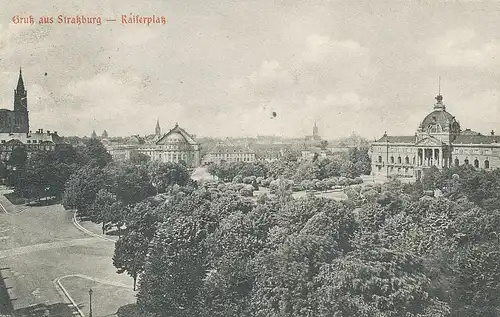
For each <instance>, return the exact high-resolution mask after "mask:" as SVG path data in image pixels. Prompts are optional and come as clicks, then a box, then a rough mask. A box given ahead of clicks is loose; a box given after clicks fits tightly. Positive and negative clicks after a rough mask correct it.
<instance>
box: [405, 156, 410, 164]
mask: <svg viewBox="0 0 500 317" xmlns="http://www.w3.org/2000/svg"><path fill="white" fill-rule="evenodd" d="M405 164H410V158H409V157H408V156H407V157H405Z"/></svg>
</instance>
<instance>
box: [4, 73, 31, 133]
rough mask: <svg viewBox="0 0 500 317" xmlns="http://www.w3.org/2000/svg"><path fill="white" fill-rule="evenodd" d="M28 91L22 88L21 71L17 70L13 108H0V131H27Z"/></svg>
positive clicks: (28, 130)
mask: <svg viewBox="0 0 500 317" xmlns="http://www.w3.org/2000/svg"><path fill="white" fill-rule="evenodd" d="M29 132H30V129H29V117H28V92H27V91H26V89H24V81H23V75H22V71H21V70H19V79H18V81H17V88H16V89H14V110H9V109H0V133H29Z"/></svg>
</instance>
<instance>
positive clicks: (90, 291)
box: [89, 289, 92, 317]
mask: <svg viewBox="0 0 500 317" xmlns="http://www.w3.org/2000/svg"><path fill="white" fill-rule="evenodd" d="M89 307H90V309H89V317H92V289H89Z"/></svg>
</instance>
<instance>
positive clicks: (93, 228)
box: [76, 215, 118, 242]
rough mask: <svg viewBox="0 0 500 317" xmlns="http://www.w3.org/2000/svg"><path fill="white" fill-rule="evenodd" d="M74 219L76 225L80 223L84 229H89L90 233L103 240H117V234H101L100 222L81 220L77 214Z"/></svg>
mask: <svg viewBox="0 0 500 317" xmlns="http://www.w3.org/2000/svg"><path fill="white" fill-rule="evenodd" d="M76 221H77V227H78V225H80V226H81V227H82V228H83V229H84V230H87V231H89V232H90V233H92V235H94V236H98V237H102V238H103V239H105V240H112V241H115V242H116V241H118V236H117V235H109V234H102V224H101V223H93V222H92V221H88V220H85V221H83V220H81V219H80V217H78V215H77V216H76Z"/></svg>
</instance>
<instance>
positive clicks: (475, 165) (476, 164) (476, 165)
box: [474, 159, 479, 168]
mask: <svg viewBox="0 0 500 317" xmlns="http://www.w3.org/2000/svg"><path fill="white" fill-rule="evenodd" d="M474 167H475V168H479V161H478V160H477V159H475V160H474Z"/></svg>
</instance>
